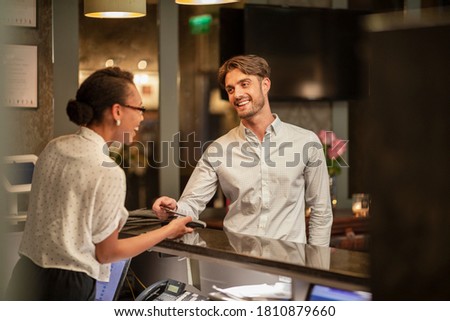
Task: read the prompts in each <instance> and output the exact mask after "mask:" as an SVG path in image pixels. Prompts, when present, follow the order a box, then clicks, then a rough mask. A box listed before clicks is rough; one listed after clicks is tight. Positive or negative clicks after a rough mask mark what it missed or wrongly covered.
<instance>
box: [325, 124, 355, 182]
mask: <svg viewBox="0 0 450 321" xmlns="http://www.w3.org/2000/svg"><path fill="white" fill-rule="evenodd" d="M318 136H319V139H320V141H321V143H322V146H323V151H324V153H325V159H326V161H327V167H328V175H330V177H333V176H336V175H339V174H340V173H341V167H342V166H348V165H347V163H346V162H345V160H344V159H343V158H342V154H344V153H345V151H346V150H347V142H348V141H347V140H342V139H339V138H338V137H337V136H336V134H335V133H334V132H332V131H325V130H321V131H320V132H319V135H318Z"/></svg>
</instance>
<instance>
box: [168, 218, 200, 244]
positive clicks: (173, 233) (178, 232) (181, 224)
mask: <svg viewBox="0 0 450 321" xmlns="http://www.w3.org/2000/svg"><path fill="white" fill-rule="evenodd" d="M191 221H192V217H190V216H186V217H178V218H176V219H173V220H171V221H170V223H169V224H167V225H166V226H165V227H167V229H168V233H169V235H168V236H167V238H169V239H174V238H177V237H180V236H183V235H184V234H186V233H191V232H192V231H193V230H194V229H193V228H191V227H187V226H186V224H187V223H189V222H191Z"/></svg>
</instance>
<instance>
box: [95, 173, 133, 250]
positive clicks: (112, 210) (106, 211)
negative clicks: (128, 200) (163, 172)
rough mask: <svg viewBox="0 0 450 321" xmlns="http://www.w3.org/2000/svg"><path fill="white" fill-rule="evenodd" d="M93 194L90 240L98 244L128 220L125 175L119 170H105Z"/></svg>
mask: <svg viewBox="0 0 450 321" xmlns="http://www.w3.org/2000/svg"><path fill="white" fill-rule="evenodd" d="M105 171H108V173H107V174H105V175H102V178H101V179H100V180H99V181H98V183H97V186H96V189H95V192H94V213H93V218H92V240H93V242H94V243H96V244H97V243H99V242H101V241H103V240H104V239H106V238H107V237H108V236H109V235H111V233H112V232H113V231H114V230H116V229H117V228H119V229H120V228H122V227H123V225H124V224H125V222H126V220H127V218H128V211H127V210H126V208H125V205H124V204H125V195H126V185H125V184H126V182H125V174H124V173H123V171H122V170H121V169H119V168H109V169H105Z"/></svg>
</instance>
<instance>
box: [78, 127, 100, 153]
mask: <svg viewBox="0 0 450 321" xmlns="http://www.w3.org/2000/svg"><path fill="white" fill-rule="evenodd" d="M77 134H78V135H80V136H81V137H83V138H85V139H87V140H89V141H91V142H94V143H95V144H97V145H98V146H100V147H101V148H103V147H104V146H105V145H106V142H105V140H104V139H103V137H102V136H100V135H99V134H97V133H96V132H95V131H93V130H92V129H89V128H87V127H84V126H81V127H80V130H79V131H78V133H77Z"/></svg>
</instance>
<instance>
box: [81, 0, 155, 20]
mask: <svg viewBox="0 0 450 321" xmlns="http://www.w3.org/2000/svg"><path fill="white" fill-rule="evenodd" d="M146 14H147V6H146V1H145V0H84V15H85V16H86V17H91V18H139V17H144V16H145V15H146Z"/></svg>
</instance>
